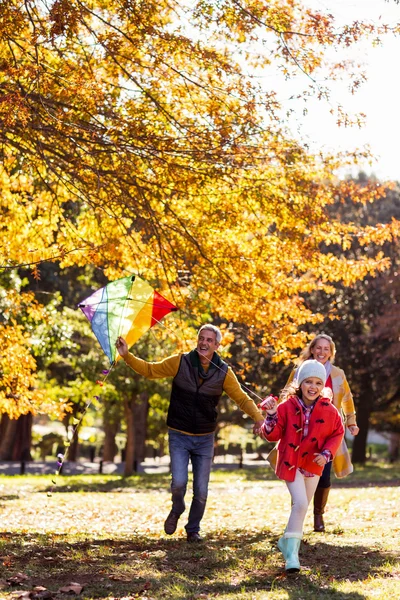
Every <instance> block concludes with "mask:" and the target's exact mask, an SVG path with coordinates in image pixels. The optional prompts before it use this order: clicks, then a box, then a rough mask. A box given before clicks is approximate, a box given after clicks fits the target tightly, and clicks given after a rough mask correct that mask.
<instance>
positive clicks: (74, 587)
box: [58, 582, 83, 594]
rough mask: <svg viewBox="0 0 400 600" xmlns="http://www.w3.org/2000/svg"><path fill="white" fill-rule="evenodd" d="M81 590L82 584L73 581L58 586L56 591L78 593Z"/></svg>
mask: <svg viewBox="0 0 400 600" xmlns="http://www.w3.org/2000/svg"><path fill="white" fill-rule="evenodd" d="M82 590H83V585H81V584H80V583H74V582H71V583H70V584H69V585H65V586H64V587H62V588H60V589H59V590H58V591H59V592H61V593H62V594H71V593H72V594H80V593H81V591H82Z"/></svg>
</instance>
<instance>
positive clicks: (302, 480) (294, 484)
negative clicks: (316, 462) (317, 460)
mask: <svg viewBox="0 0 400 600" xmlns="http://www.w3.org/2000/svg"><path fill="white" fill-rule="evenodd" d="M318 481H319V477H318V475H314V477H304V475H303V474H302V473H300V471H299V470H298V469H296V477H295V480H294V481H286V482H285V483H286V485H287V487H288V490H289V493H290V495H291V497H292V510H291V513H290V517H289V521H288V524H287V526H286V530H285V533H286V535H287V534H290V535H292V534H297V535H296V536H294V537H299V536H300V537H301V535H302V534H303V523H304V519H305V518H306V514H307V509H308V505H309V504H310V502H311V499H312V497H313V496H314V493H315V490H316V489H317V485H318Z"/></svg>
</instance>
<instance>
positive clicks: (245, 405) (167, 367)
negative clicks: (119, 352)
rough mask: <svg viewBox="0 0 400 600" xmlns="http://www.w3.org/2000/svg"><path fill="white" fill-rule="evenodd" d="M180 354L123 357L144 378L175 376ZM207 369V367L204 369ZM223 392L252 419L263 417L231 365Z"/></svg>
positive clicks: (261, 418) (259, 419)
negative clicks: (160, 357)
mask: <svg viewBox="0 0 400 600" xmlns="http://www.w3.org/2000/svg"><path fill="white" fill-rule="evenodd" d="M181 357H182V354H173V355H172V356H169V357H168V358H164V360H160V361H159V362H147V361H145V360H143V359H141V358H137V357H136V356H134V355H133V354H131V353H130V352H129V354H128V355H127V356H126V357H124V360H125V362H126V364H127V365H129V366H130V367H131V369H133V370H134V371H136V373H139V375H143V377H146V379H162V378H163V377H175V375H176V374H177V373H178V370H179V365H180V362H181ZM206 370H207V369H206ZM223 389H224V392H225V393H226V394H227V395H228V396H229V398H231V399H232V400H233V401H234V402H235V404H237V406H238V407H239V408H240V409H241V410H242V411H243V412H244V413H246V415H248V416H249V417H250V418H251V419H253V421H261V420H263V419H264V417H263V414H262V413H261V412H260V411H259V409H258V408H257V406H256V404H255V403H254V402H253V400H252V399H251V398H250V396H248V395H247V394H246V393H245V392H244V391H243V390H242V388H241V387H240V384H239V381H238V380H237V378H236V375H235V374H234V372H233V371H232V369H231V367H228V371H227V374H226V377H225V381H224V385H223Z"/></svg>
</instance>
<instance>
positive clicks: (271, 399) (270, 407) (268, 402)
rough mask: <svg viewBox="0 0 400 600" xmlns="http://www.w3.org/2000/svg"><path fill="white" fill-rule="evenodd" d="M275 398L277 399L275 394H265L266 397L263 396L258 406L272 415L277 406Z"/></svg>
mask: <svg viewBox="0 0 400 600" xmlns="http://www.w3.org/2000/svg"><path fill="white" fill-rule="evenodd" d="M277 400H278V399H277V397H276V396H267V398H264V400H263V401H262V402H260V404H259V405H258V408H261V410H266V411H267V413H268V414H269V415H274V414H275V413H276V409H277V407H278V402H277Z"/></svg>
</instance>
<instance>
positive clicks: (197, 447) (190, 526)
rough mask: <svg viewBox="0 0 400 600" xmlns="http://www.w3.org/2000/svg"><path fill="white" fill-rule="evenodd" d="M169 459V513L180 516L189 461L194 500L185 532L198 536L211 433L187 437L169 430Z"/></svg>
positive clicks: (206, 491)
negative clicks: (170, 497) (170, 511)
mask: <svg viewBox="0 0 400 600" xmlns="http://www.w3.org/2000/svg"><path fill="white" fill-rule="evenodd" d="M168 437H169V454H170V457H171V476H172V481H171V493H172V512H174V513H176V514H177V515H181V514H182V513H183V512H184V510H185V494H186V487H187V483H188V476H189V458H190V460H191V463H192V471H193V498H192V504H191V506H190V511H189V518H188V522H187V525H186V526H185V529H186V531H187V533H198V532H199V531H200V521H201V519H202V518H203V515H204V510H205V508H206V502H207V494H208V482H209V480H210V472H211V464H212V459H213V455H214V433H207V434H206V435H198V436H196V435H187V434H186V433H181V432H179V431H174V430H172V429H169V430H168Z"/></svg>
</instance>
